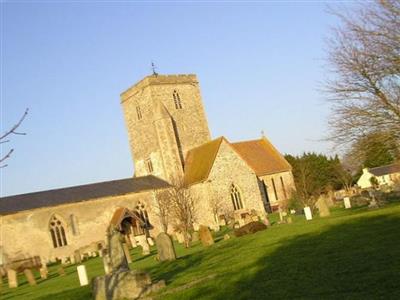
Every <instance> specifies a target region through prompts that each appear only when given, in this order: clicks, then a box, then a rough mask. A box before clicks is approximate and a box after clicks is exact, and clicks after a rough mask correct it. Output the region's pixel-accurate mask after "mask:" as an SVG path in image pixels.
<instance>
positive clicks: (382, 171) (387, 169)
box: [368, 163, 400, 176]
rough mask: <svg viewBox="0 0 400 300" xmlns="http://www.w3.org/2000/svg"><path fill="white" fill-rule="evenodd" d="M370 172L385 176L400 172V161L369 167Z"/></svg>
mask: <svg viewBox="0 0 400 300" xmlns="http://www.w3.org/2000/svg"><path fill="white" fill-rule="evenodd" d="M368 172H370V173H371V174H373V175H374V176H383V175H388V174H393V173H400V163H397V164H391V165H387V166H382V167H376V168H371V169H368Z"/></svg>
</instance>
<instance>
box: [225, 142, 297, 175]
mask: <svg viewBox="0 0 400 300" xmlns="http://www.w3.org/2000/svg"><path fill="white" fill-rule="evenodd" d="M231 145H232V147H233V148H234V149H235V150H236V151H237V152H238V153H239V155H240V156H241V157H242V158H243V159H244V160H245V161H246V162H247V164H248V165H249V166H250V167H251V168H252V169H253V170H254V172H255V173H256V174H257V176H263V175H267V174H273V173H279V172H284V171H290V170H291V169H292V167H291V166H290V164H289V163H288V162H287V160H286V159H285V158H284V157H283V156H282V155H281V154H280V153H279V151H278V150H277V149H276V148H275V147H274V146H273V145H272V144H271V143H270V142H269V141H268V140H267V139H266V138H265V137H263V138H262V139H260V140H252V141H244V142H239V143H233V144H231Z"/></svg>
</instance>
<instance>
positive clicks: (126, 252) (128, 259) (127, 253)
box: [122, 243, 132, 264]
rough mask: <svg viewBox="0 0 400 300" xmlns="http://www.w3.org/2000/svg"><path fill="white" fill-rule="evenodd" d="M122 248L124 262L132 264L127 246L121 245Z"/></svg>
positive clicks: (125, 244)
mask: <svg viewBox="0 0 400 300" xmlns="http://www.w3.org/2000/svg"><path fill="white" fill-rule="evenodd" d="M122 248H123V249H124V253H125V257H126V260H127V261H128V264H130V263H131V262H132V258H131V254H130V252H129V248H128V244H127V243H123V244H122Z"/></svg>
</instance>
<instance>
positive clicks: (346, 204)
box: [343, 197, 351, 209]
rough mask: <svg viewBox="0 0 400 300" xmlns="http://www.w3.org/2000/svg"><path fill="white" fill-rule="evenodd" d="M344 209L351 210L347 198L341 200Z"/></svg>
mask: <svg viewBox="0 0 400 300" xmlns="http://www.w3.org/2000/svg"><path fill="white" fill-rule="evenodd" d="M343 203H344V208H346V209H348V208H351V202H350V198H349V197H344V198H343Z"/></svg>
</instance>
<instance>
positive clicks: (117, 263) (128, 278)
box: [92, 227, 165, 300]
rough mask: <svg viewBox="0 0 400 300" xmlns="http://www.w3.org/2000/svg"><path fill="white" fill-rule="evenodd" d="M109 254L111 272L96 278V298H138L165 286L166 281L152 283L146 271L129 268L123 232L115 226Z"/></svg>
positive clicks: (111, 230)
mask: <svg viewBox="0 0 400 300" xmlns="http://www.w3.org/2000/svg"><path fill="white" fill-rule="evenodd" d="M104 256H106V255H104ZM107 256H109V257H110V268H111V273H110V274H106V275H104V276H98V277H96V278H94V280H93V284H92V294H93V296H94V300H116V299H138V298H139V297H140V298H142V297H145V296H147V295H148V294H149V293H150V292H154V291H156V290H158V289H160V288H162V287H164V286H165V282H164V281H159V282H158V283H156V284H152V282H151V278H150V275H149V274H148V273H146V272H143V271H138V270H129V265H128V263H127V261H126V257H125V254H124V250H123V248H122V245H121V233H120V232H119V231H118V229H117V228H115V227H111V228H110V229H109V235H108V255H107Z"/></svg>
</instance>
